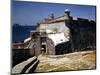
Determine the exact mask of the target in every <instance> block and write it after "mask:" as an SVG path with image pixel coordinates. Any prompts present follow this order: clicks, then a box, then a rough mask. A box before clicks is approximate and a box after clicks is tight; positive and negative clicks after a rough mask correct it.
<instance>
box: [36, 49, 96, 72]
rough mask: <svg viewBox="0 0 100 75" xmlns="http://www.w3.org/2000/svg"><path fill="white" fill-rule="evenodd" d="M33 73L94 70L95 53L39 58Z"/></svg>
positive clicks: (85, 52) (84, 52)
mask: <svg viewBox="0 0 100 75" xmlns="http://www.w3.org/2000/svg"><path fill="white" fill-rule="evenodd" d="M38 59H39V60H40V63H39V64H38V66H37V68H36V70H35V72H51V71H68V70H83V69H95V68H96V53H95V51H82V52H75V53H70V54H65V55H47V56H39V57H38Z"/></svg>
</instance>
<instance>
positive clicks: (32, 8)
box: [12, 1, 96, 25]
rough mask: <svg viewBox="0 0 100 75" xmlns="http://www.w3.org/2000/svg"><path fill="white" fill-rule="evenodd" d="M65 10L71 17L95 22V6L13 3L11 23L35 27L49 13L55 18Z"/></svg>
mask: <svg viewBox="0 0 100 75" xmlns="http://www.w3.org/2000/svg"><path fill="white" fill-rule="evenodd" d="M66 8H67V9H69V10H70V14H71V16H73V17H80V18H86V19H90V20H94V21H95V13H96V7H95V6H86V5H85V6H84V5H72V4H56V3H38V2H25V1H13V2H12V22H13V24H14V23H18V24H21V25H36V23H38V22H41V21H43V19H44V18H45V17H47V16H48V15H50V14H51V13H54V15H55V17H59V16H62V15H64V10H65V9H66Z"/></svg>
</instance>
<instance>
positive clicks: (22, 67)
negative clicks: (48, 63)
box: [12, 56, 39, 74]
mask: <svg viewBox="0 0 100 75" xmlns="http://www.w3.org/2000/svg"><path fill="white" fill-rule="evenodd" d="M38 63H39V60H38V59H37V57H36V56H34V57H31V58H29V59H27V60H26V61H23V62H21V63H19V64H17V65H16V66H14V67H13V68H12V74H24V73H31V72H34V70H35V68H36V67H37V65H38Z"/></svg>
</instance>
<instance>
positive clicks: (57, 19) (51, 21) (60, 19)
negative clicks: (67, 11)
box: [40, 15, 69, 24]
mask: <svg viewBox="0 0 100 75" xmlns="http://www.w3.org/2000/svg"><path fill="white" fill-rule="evenodd" d="M68 19H69V18H68V17H67V16H66V15H64V16H60V17H57V18H54V19H50V20H48V21H45V22H42V23H40V24H49V23H55V22H61V21H65V20H68Z"/></svg>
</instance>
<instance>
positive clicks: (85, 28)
mask: <svg viewBox="0 0 100 75" xmlns="http://www.w3.org/2000/svg"><path fill="white" fill-rule="evenodd" d="M71 24H72V28H71V33H72V38H71V39H72V42H73V46H74V51H80V50H87V49H90V50H92V49H96V23H95V22H94V21H88V20H86V19H80V18H79V19H78V20H73V21H72V22H71Z"/></svg>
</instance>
